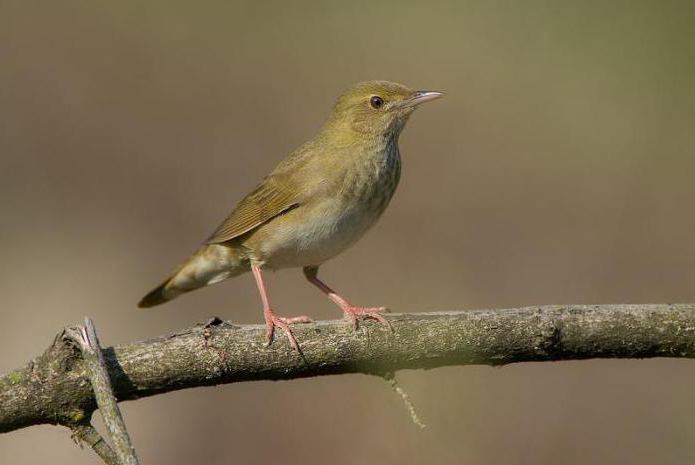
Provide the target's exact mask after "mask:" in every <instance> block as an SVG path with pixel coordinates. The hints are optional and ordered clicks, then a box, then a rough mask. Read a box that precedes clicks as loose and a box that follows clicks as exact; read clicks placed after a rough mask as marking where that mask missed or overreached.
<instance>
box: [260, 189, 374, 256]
mask: <svg viewBox="0 0 695 465" xmlns="http://www.w3.org/2000/svg"><path fill="white" fill-rule="evenodd" d="M336 203H337V202H334V201H332V202H326V204H324V205H319V206H317V207H314V208H312V209H307V210H304V209H297V210H294V211H290V212H288V213H287V214H285V215H282V216H281V217H279V218H276V219H275V220H273V221H272V222H270V223H268V224H266V225H264V226H263V227H261V228H259V230H258V231H257V233H256V234H254V236H255V237H254V238H252V240H251V241H250V244H249V245H250V246H251V247H250V248H251V255H252V258H253V259H254V260H255V261H257V262H259V263H262V264H263V265H264V266H265V267H268V268H271V269H279V268H291V267H300V266H309V265H320V264H321V263H323V262H325V261H326V260H328V259H330V258H333V257H334V256H336V255H337V254H339V253H340V252H342V251H344V250H345V249H347V248H348V247H350V246H351V245H352V244H354V243H355V242H356V241H357V240H358V239H359V238H360V237H362V235H363V234H364V233H365V232H367V230H368V229H369V228H370V227H371V226H373V225H374V223H376V221H377V219H378V218H379V216H380V214H381V212H375V211H372V210H370V209H361V208H354V207H353V208H347V209H346V208H344V206H342V205H336ZM256 237H257V238H258V239H260V240H254V239H256ZM254 243H255V244H258V245H257V246H254V245H255V244H254Z"/></svg>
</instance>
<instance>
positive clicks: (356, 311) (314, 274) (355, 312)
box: [304, 266, 393, 329]
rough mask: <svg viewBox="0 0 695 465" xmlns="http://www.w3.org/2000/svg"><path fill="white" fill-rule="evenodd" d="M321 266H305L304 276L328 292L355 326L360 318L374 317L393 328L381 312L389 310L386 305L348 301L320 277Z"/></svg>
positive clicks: (325, 292)
mask: <svg viewBox="0 0 695 465" xmlns="http://www.w3.org/2000/svg"><path fill="white" fill-rule="evenodd" d="M318 272H319V268H318V267H317V266H305V267H304V276H306V279H307V280H309V282H310V283H311V284H313V285H314V286H316V287H318V288H319V289H321V292H323V293H324V294H326V295H327V296H328V298H329V299H331V300H332V301H333V302H335V303H336V304H337V305H338V307H340V309H341V310H342V311H343V312H344V313H345V318H347V319H349V320H350V321H352V324H353V326H354V327H355V329H357V326H358V324H359V323H358V318H359V317H365V318H373V319H375V320H377V321H378V322H379V323H382V324H385V325H386V326H388V327H389V328H391V329H393V327H392V326H391V323H389V322H388V320H387V319H386V318H384V317H383V316H382V315H381V313H383V312H386V311H388V310H387V309H386V307H357V306H355V305H352V304H351V303H350V302H348V301H347V300H346V299H345V298H344V297H342V296H340V295H339V294H338V293H337V292H336V291H334V290H333V289H331V288H330V287H329V286H328V285H327V284H326V283H324V282H323V281H321V280H320V279H319V278H318Z"/></svg>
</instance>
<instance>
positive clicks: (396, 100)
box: [138, 81, 444, 351]
mask: <svg viewBox="0 0 695 465" xmlns="http://www.w3.org/2000/svg"><path fill="white" fill-rule="evenodd" d="M443 95H444V94H443V93H442V92H437V91H423V90H412V89H410V88H408V87H406V86H404V85H402V84H398V83H395V82H389V81H366V82H361V83H358V84H356V85H354V86H352V87H351V88H349V89H347V90H346V91H345V92H344V93H343V94H342V95H341V96H340V97H339V98H338V99H337V101H336V103H335V105H334V107H333V111H332V112H331V113H330V115H329V117H328V118H327V120H326V121H325V123H324V124H323V126H322V127H321V128H320V130H319V131H318V133H317V135H316V136H315V137H314V138H313V139H311V140H309V141H308V142H306V143H305V144H304V145H302V146H300V147H299V148H298V149H297V150H295V151H294V152H292V153H291V154H290V155H289V156H287V157H286V158H285V159H283V160H282V161H281V162H280V163H279V164H278V165H277V166H276V167H275V168H274V169H273V170H272V172H271V173H270V174H269V175H267V176H266V177H265V178H264V179H263V180H262V181H261V182H260V183H259V184H258V185H257V186H256V188H255V189H254V190H253V191H251V193H249V194H248V195H247V196H246V197H244V198H243V199H242V200H241V201H240V202H239V203H238V204H237V205H236V207H235V208H234V209H233V210H232V212H231V214H230V215H229V216H228V217H227V218H226V219H225V220H224V221H223V222H222V224H220V226H219V227H218V228H217V229H216V230H215V231H214V232H213V233H212V235H211V236H210V237H209V238H208V239H207V240H206V241H205V242H204V243H203V244H202V246H200V248H199V249H198V250H197V251H196V252H195V253H193V254H192V255H191V256H190V257H189V258H188V259H187V260H185V261H184V262H183V263H182V264H181V265H180V266H179V267H178V268H177V269H176V270H175V271H174V272H173V273H172V274H171V275H170V276H169V277H168V278H167V279H166V280H165V281H164V282H163V283H162V284H160V285H159V286H157V287H156V288H155V289H154V290H152V291H151V292H149V293H148V294H147V295H145V297H143V298H142V300H141V301H140V302H139V304H138V306H139V307H142V308H147V307H153V306H155V305H159V304H162V303H164V302H167V301H169V300H172V299H174V298H176V297H178V296H179V295H181V294H184V293H186V292H190V291H192V290H195V289H198V288H201V287H204V286H208V285H211V284H215V283H219V282H221V281H224V280H226V279H228V278H232V277H235V276H239V275H241V274H243V273H246V272H248V271H251V272H252V274H253V276H254V278H255V281H256V285H257V287H258V292H259V293H260V297H261V303H262V305H263V315H264V319H265V326H266V344H267V345H270V344H271V343H272V341H273V338H274V333H275V328H276V327H279V328H280V329H282V330H283V332H284V333H285V334H286V336H287V338H288V339H289V342H290V344H291V346H292V347H293V348H294V349H295V350H297V351H299V345H298V342H297V339H296V337H295V335H294V333H293V331H292V329H291V325H292V324H295V323H310V322H312V320H311V319H310V318H309V317H307V316H296V317H289V318H288V317H282V316H279V315H277V314H276V313H275V310H274V309H273V306H272V305H271V303H270V299H269V297H268V292H267V289H266V284H265V280H264V271H265V270H278V269H283V268H302V269H303V272H304V275H305V277H306V279H307V280H308V281H309V282H310V283H312V284H313V285H314V286H316V287H317V288H318V289H320V290H321V291H322V292H323V293H324V294H326V295H327V296H328V298H330V299H331V300H332V301H333V302H334V303H335V304H336V305H337V306H338V307H340V309H341V310H342V311H343V313H344V316H345V318H346V319H347V320H349V321H351V322H352V324H353V326H354V327H355V329H357V327H358V321H359V319H361V318H371V319H374V320H377V321H378V322H381V323H383V324H386V325H388V326H390V325H389V323H388V321H387V320H386V319H385V318H384V317H383V316H382V313H383V312H385V311H386V308H385V307H361V306H356V305H353V304H352V303H350V301H348V300H347V299H346V298H345V297H343V296H342V295H341V294H339V293H338V292H337V291H335V290H334V289H333V288H331V287H330V286H328V285H327V284H326V283H325V282H323V281H322V280H321V279H319V277H318V270H319V266H321V265H322V264H323V263H325V262H326V261H327V260H329V259H331V258H334V257H335V256H336V255H338V254H339V253H341V252H343V251H344V250H345V249H347V248H348V247H350V246H351V245H353V244H354V243H355V242H356V241H357V240H358V239H360V238H361V237H362V236H363V235H364V233H365V232H367V230H369V229H370V228H371V227H372V226H374V224H375V223H376V222H377V220H378V219H379V217H380V216H381V214H382V213H383V212H384V210H385V209H386V206H387V205H388V204H389V202H390V200H391V198H392V197H393V194H394V192H395V191H396V187H397V185H398V181H399V179H400V174H401V157H400V151H399V148H398V139H399V136H400V134H401V131H402V130H403V128H404V127H405V125H406V123H407V121H408V119H409V117H410V116H411V114H412V113H413V111H414V110H415V109H416V108H417V107H419V106H420V104H422V103H424V102H429V101H432V100H435V99H438V98H440V97H442V96H443Z"/></svg>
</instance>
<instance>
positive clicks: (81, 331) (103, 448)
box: [69, 318, 138, 465]
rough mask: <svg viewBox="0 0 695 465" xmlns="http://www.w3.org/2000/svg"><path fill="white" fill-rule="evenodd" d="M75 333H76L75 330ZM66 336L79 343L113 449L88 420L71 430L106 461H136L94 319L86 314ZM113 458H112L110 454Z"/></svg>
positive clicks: (133, 463)
mask: <svg viewBox="0 0 695 465" xmlns="http://www.w3.org/2000/svg"><path fill="white" fill-rule="evenodd" d="M75 333H77V334H75ZM69 336H70V338H71V339H72V340H73V341H74V342H75V343H77V344H78V345H79V348H80V351H81V352H82V359H83V360H84V363H85V364H86V368H87V375H88V376H89V381H90V383H91V385H92V390H93V391H94V397H95V398H96V403H97V406H98V407H99V412H101V417H102V418H103V420H104V425H105V426H106V430H107V431H108V433H109V438H110V439H111V443H112V444H113V450H111V448H110V447H109V446H108V445H107V444H106V443H104V442H103V439H102V440H101V441H100V440H99V439H101V437H100V436H99V433H97V432H96V430H95V429H94V427H92V426H91V424H87V425H77V426H75V427H73V428H72V429H73V434H74V435H75V436H76V437H78V438H80V437H84V438H85V439H87V444H89V445H90V447H92V449H94V451H95V452H97V454H99V456H100V457H101V458H102V459H103V460H104V461H105V462H106V463H107V464H109V465H111V464H112V463H116V464H117V465H138V458H137V456H136V455H135V449H134V448H133V445H132V444H131V442H130V436H129V435H128V431H127V429H126V426H125V422H124V421H123V416H122V415H121V411H120V409H119V408H118V400H117V399H116V396H115V395H114V391H113V387H112V386H111V379H110V377H109V372H108V370H107V365H106V361H105V360H104V355H103V352H102V349H101V346H100V345H99V339H98V338H97V333H96V329H95V328H94V323H93V322H92V320H91V319H90V318H85V325H84V326H81V327H77V328H74V329H73V330H72V331H71V333H70V334H69ZM114 455H115V457H116V458H117V462H113V456H114Z"/></svg>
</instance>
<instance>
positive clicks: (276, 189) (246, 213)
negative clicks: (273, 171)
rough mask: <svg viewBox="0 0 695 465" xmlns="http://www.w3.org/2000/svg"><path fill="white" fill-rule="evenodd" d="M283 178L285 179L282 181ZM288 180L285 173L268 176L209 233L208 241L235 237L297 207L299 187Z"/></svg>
mask: <svg viewBox="0 0 695 465" xmlns="http://www.w3.org/2000/svg"><path fill="white" fill-rule="evenodd" d="M278 178H280V179H278ZM283 178H284V179H283ZM282 180H284V181H285V182H284V183H283V182H282ZM287 181H288V179H287V178H285V177H284V176H283V177H280V176H270V177H268V178H266V179H265V180H264V181H263V182H262V183H261V184H260V185H259V186H258V187H256V189H255V190H254V191H253V192H251V193H250V194H249V195H247V196H246V197H244V199H243V200H242V201H241V202H239V204H238V205H237V206H236V208H235V209H234V211H232V213H231V214H230V215H229V217H227V219H226V220H225V221H224V222H223V223H222V224H221V225H220V226H219V227H218V228H217V230H216V231H215V232H214V233H213V234H212V236H210V238H209V239H208V240H207V243H208V244H219V243H221V242H226V241H229V240H232V239H234V238H236V237H239V236H241V235H242V234H246V233H247V232H249V231H252V230H253V229H255V228H257V227H259V226H260V225H262V224H264V223H267V222H268V221H270V220H272V219H273V218H275V217H276V216H279V215H281V214H283V213H285V212H286V211H288V210H290V209H292V208H295V207H297V206H298V205H299V195H298V189H296V188H293V186H292V185H291V183H288V182H287Z"/></svg>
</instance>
